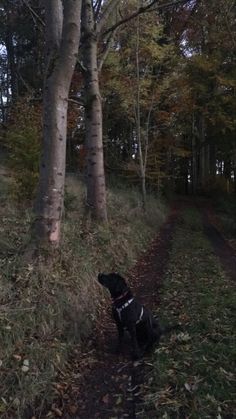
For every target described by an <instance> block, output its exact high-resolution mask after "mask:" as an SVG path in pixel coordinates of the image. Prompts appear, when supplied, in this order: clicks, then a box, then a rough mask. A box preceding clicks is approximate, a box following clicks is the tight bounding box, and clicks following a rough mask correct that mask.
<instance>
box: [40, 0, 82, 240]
mask: <svg viewBox="0 0 236 419" xmlns="http://www.w3.org/2000/svg"><path fill="white" fill-rule="evenodd" d="M80 13H81V0H66V1H65V2H64V3H63V2H62V1H61V0H47V1H46V2H45V18H46V72H45V81H44V94H43V99H44V100H43V152H42V158H41V162H40V178H39V187H38V193H37V199H36V204H35V213H36V218H35V222H34V225H33V236H34V239H36V241H38V242H39V243H42V242H43V243H46V244H49V245H53V246H54V247H57V246H58V245H59V242H60V230H61V219H62V212H63V205H64V183H65V162H66V132H67V107H68V94H69V88H70V83H71V78H72V75H73V71H74V67H75V63H76V59H77V53H78V47H79V37H80Z"/></svg>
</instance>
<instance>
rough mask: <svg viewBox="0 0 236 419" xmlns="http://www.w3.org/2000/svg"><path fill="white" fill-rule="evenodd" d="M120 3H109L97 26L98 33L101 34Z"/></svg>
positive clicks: (116, 0)
mask: <svg viewBox="0 0 236 419" xmlns="http://www.w3.org/2000/svg"><path fill="white" fill-rule="evenodd" d="M119 3H120V0H110V1H109V2H108V4H107V6H106V7H105V9H104V11H103V12H102V16H101V19H100V20H99V22H98V24H97V33H98V34H100V33H101V31H102V28H103V27H104V26H105V24H106V23H107V20H108V18H109V16H110V15H111V13H112V12H113V10H114V9H115V7H116V6H118V4H119ZM114 29H115V28H114Z"/></svg>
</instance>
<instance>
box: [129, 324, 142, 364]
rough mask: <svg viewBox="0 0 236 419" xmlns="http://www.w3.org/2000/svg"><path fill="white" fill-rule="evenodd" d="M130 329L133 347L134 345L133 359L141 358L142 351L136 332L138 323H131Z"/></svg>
mask: <svg viewBox="0 0 236 419" xmlns="http://www.w3.org/2000/svg"><path fill="white" fill-rule="evenodd" d="M128 331H129V333H130V336H131V340H132V347H133V354H132V356H133V359H139V358H140V357H141V351H140V348H139V345H138V340H137V334H136V325H135V324H131V325H129V326H128Z"/></svg>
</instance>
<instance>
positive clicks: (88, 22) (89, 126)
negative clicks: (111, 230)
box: [82, 0, 107, 221]
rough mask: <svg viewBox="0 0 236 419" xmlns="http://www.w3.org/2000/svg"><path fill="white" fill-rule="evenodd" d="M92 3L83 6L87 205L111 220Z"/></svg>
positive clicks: (97, 214)
mask: <svg viewBox="0 0 236 419" xmlns="http://www.w3.org/2000/svg"><path fill="white" fill-rule="evenodd" d="M94 27H95V22H94V15H93V8H92V3H91V2H90V0H85V1H84V4H83V36H84V43H83V49H82V54H83V65H84V67H85V71H84V80H85V91H84V96H85V125H86V153H87V205H88V209H89V211H90V212H91V214H92V216H93V217H94V218H96V219H99V220H101V221H107V209H106V186H105V172H104V161H103V138H102V136H103V131H102V119H103V118H102V100H101V95H100V89H99V79H98V63H97V61H98V57H97V43H98V41H97V34H96V31H95V30H94Z"/></svg>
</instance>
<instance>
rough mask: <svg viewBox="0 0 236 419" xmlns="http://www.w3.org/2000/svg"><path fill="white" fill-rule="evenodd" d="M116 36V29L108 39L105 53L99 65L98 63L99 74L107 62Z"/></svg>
mask: <svg viewBox="0 0 236 419" xmlns="http://www.w3.org/2000/svg"><path fill="white" fill-rule="evenodd" d="M115 34H116V29H115V30H114V31H113V32H111V33H110V34H109V37H108V39H107V43H106V45H105V48H104V51H103V52H102V55H101V57H100V59H99V63H98V71H99V72H100V71H101V69H102V66H103V64H104V62H105V60H106V58H107V56H108V53H109V50H110V48H111V46H112V42H113V40H114V36H115Z"/></svg>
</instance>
